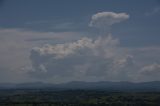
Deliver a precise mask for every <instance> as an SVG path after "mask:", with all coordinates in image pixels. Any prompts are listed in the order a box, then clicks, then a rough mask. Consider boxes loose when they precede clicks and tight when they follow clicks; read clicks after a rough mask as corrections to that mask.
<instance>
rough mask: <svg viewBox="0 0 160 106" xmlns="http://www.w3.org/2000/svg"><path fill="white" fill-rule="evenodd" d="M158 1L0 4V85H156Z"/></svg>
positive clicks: (159, 74) (4, 0)
mask: <svg viewBox="0 0 160 106" xmlns="http://www.w3.org/2000/svg"><path fill="white" fill-rule="evenodd" d="M159 19H160V0H139V1H135V0H132V1H131V0H0V83H6V82H9V83H24V82H37V81H41V82H47V83H63V82H70V81H89V82H94V81H131V82H144V81H145V82H146V81H160V29H159V28H160V20H159Z"/></svg>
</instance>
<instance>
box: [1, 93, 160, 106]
mask: <svg viewBox="0 0 160 106" xmlns="http://www.w3.org/2000/svg"><path fill="white" fill-rule="evenodd" d="M159 104H160V93H158V92H137V93H136V92H132V93H131V92H130V93H129V92H107V91H96V90H95V91H90V90H88V91H87V90H67V91H43V90H42V91H41V90H39V91H37V90H32V91H28V90H23V91H16V90H15V91H12V92H11V93H7V92H6V93H5V92H1V91H0V106H159Z"/></svg>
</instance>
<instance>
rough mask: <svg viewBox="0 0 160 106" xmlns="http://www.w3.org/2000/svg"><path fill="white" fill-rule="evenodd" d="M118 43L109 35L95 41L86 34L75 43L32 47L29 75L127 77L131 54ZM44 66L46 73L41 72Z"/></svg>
mask: <svg viewBox="0 0 160 106" xmlns="http://www.w3.org/2000/svg"><path fill="white" fill-rule="evenodd" d="M118 44H119V42H118V40H117V39H113V38H112V37H111V36H110V35H109V36H107V37H98V38H97V39H95V40H93V39H91V38H87V37H84V38H81V39H80V40H77V41H75V42H70V43H64V44H55V45H44V46H43V47H36V48H33V49H32V51H31V56H30V59H31V61H32V70H30V71H29V74H30V75H31V76H33V77H37V78H40V79H42V78H46V79H50V78H55V77H57V76H58V77H59V78H61V77H66V78H68V80H69V79H70V80H84V79H85V80H89V79H87V78H91V77H97V79H101V78H103V79H104V80H127V79H128V75H127V74H124V73H126V72H127V71H128V70H127V69H128V68H129V67H132V65H133V61H132V56H127V54H126V53H125V52H123V51H122V49H120V48H119V47H118ZM120 52H123V53H122V54H121V53H120ZM125 55H126V56H125ZM42 65H43V67H45V72H44V71H41V68H40V66H42ZM128 72H129V71H128ZM122 73H123V74H122Z"/></svg>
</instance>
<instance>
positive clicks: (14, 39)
mask: <svg viewBox="0 0 160 106" xmlns="http://www.w3.org/2000/svg"><path fill="white" fill-rule="evenodd" d="M79 35H80V34H79V33H76V32H59V33H55V32H36V31H29V30H24V29H4V28H3V29H2V28H1V29H0V68H4V69H5V71H6V72H5V73H10V75H12V76H13V77H11V76H10V77H5V78H6V81H10V80H11V81H15V80H16V79H17V78H19V77H20V76H23V77H26V76H27V75H25V74H26V73H23V72H22V71H21V69H22V67H24V66H28V65H30V64H31V63H30V60H29V55H30V54H29V51H30V50H31V49H32V48H33V47H35V46H36V47H37V46H41V45H43V44H45V43H48V42H50V43H57V42H64V41H66V40H71V39H75V38H76V37H77V36H79ZM41 69H45V68H44V67H43V66H41ZM0 74H3V73H2V71H0ZM21 74H23V75H21ZM6 75H7V74H6ZM17 75H18V76H19V77H16V76H17ZM23 77H22V80H19V81H23ZM14 79H15V80H14ZM1 81H3V80H1ZM28 81H29V79H28Z"/></svg>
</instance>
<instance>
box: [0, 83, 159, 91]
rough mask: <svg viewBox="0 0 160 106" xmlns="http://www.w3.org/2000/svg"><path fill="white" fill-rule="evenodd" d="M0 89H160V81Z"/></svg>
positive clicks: (25, 85)
mask: <svg viewBox="0 0 160 106" xmlns="http://www.w3.org/2000/svg"><path fill="white" fill-rule="evenodd" d="M0 89H46V90H47V89H48V90H80V89H82V90H105V91H123V92H125V91H144V92H145V91H153V92H154V91H160V81H152V82H140V83H133V82H108V81H101V82H82V81H74V82H69V83H62V84H49V83H42V82H33V83H21V84H13V83H1V84H0Z"/></svg>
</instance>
